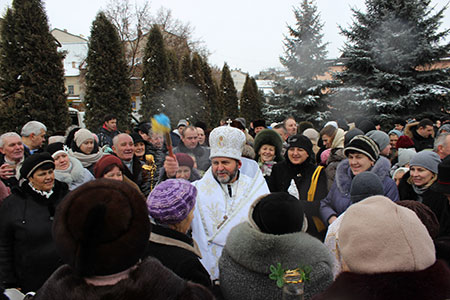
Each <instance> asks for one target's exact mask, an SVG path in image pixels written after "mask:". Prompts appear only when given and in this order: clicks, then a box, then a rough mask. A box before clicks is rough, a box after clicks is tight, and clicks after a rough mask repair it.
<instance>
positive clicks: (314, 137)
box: [303, 128, 320, 144]
mask: <svg viewBox="0 0 450 300" xmlns="http://www.w3.org/2000/svg"><path fill="white" fill-rule="evenodd" d="M303 135H304V136H306V137H307V138H309V139H310V141H311V142H313V143H314V144H317V141H319V138H320V134H319V132H318V131H317V130H315V129H314V128H308V129H305V131H303Z"/></svg>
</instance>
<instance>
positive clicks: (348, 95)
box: [332, 0, 450, 120]
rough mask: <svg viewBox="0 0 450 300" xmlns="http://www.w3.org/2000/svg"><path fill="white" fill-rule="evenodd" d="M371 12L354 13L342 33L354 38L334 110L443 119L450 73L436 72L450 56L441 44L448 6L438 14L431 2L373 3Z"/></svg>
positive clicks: (371, 0)
mask: <svg viewBox="0 0 450 300" xmlns="http://www.w3.org/2000/svg"><path fill="white" fill-rule="evenodd" d="M366 6H367V12H366V13H365V12H361V11H359V10H356V9H353V14H354V22H353V24H352V25H351V26H350V27H349V28H348V29H343V28H341V31H342V34H343V35H344V36H345V37H346V38H347V39H348V41H347V43H346V45H345V47H344V49H343V50H344V51H343V61H344V64H345V70H344V71H343V72H342V73H341V74H339V76H338V79H339V80H341V81H342V82H343V86H342V87H339V88H337V89H335V90H334V94H333V97H332V98H333V102H332V105H333V107H334V108H335V110H336V113H337V114H341V115H343V114H348V112H351V113H352V114H353V115H354V116H357V115H369V116H378V117H379V118H381V119H386V120H389V119H392V118H394V117H396V116H403V117H407V116H414V117H416V118H418V119H420V118H422V116H429V115H434V116H436V117H437V116H438V114H440V113H441V111H442V110H448V109H449V108H450V104H449V103H450V89H449V87H450V80H449V78H450V76H449V72H448V70H436V69H434V70H430V69H429V68H427V67H428V66H429V65H430V64H432V63H433V62H436V61H438V60H439V59H440V58H442V57H445V56H446V55H448V53H449V51H450V43H446V44H443V45H442V44H440V42H441V41H442V39H443V38H444V37H445V36H446V35H447V34H448V30H444V31H441V32H439V31H438V30H439V25H440V23H441V20H442V18H443V17H444V11H445V9H446V7H444V8H442V9H441V10H439V11H437V12H434V8H433V7H430V1H429V0H369V1H366Z"/></svg>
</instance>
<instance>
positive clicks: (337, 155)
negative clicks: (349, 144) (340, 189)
mask: <svg viewBox="0 0 450 300" xmlns="http://www.w3.org/2000/svg"><path fill="white" fill-rule="evenodd" d="M344 159H345V155H344V148H333V149H331V152H330V156H329V157H328V160H327V167H326V169H325V173H326V174H327V189H328V190H330V189H331V186H332V185H333V182H334V179H335V177H336V169H337V166H338V165H339V163H340V162H341V161H343V160H344Z"/></svg>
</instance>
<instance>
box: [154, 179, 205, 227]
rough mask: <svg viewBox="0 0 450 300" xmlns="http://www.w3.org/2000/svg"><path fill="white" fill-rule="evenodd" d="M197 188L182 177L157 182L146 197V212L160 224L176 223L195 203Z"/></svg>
mask: <svg viewBox="0 0 450 300" xmlns="http://www.w3.org/2000/svg"><path fill="white" fill-rule="evenodd" d="M196 197H197V189H196V188H195V186H193V185H192V184H191V183H190V182H189V181H187V180H184V179H168V180H165V181H163V182H162V183H160V184H158V185H157V186H156V187H155V188H154V189H153V190H152V192H151V193H150V194H149V195H148V198H147V208H148V213H149V214H150V216H151V217H152V218H154V219H155V220H156V221H158V222H159V223H162V224H178V223H180V222H181V221H183V220H184V219H186V218H187V217H188V215H189V213H190V212H191V210H192V208H193V207H194V205H195V198H196Z"/></svg>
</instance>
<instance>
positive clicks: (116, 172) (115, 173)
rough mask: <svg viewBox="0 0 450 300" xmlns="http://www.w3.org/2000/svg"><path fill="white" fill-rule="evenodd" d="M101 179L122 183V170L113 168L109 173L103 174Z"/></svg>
mask: <svg viewBox="0 0 450 300" xmlns="http://www.w3.org/2000/svg"><path fill="white" fill-rule="evenodd" d="M103 178H108V179H112V180H118V181H123V174H122V170H120V169H119V167H117V166H114V168H112V169H111V171H109V172H107V173H105V175H103Z"/></svg>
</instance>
